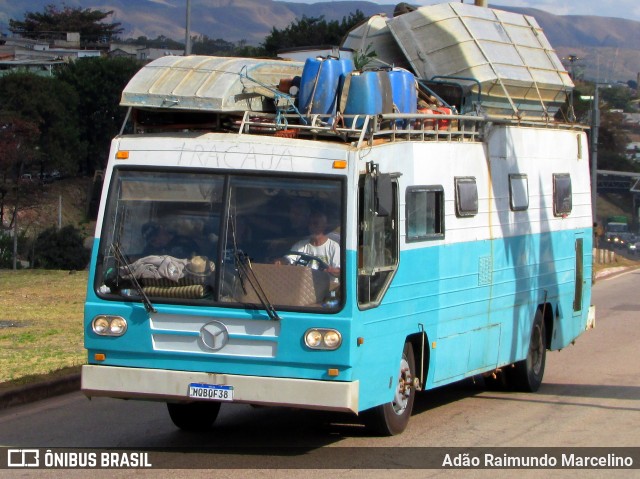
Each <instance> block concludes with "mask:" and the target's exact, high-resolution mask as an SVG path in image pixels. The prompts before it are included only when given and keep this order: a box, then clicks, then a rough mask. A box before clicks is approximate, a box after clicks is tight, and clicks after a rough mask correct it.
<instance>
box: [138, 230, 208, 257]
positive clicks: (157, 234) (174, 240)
mask: <svg viewBox="0 0 640 479" xmlns="http://www.w3.org/2000/svg"><path fill="white" fill-rule="evenodd" d="M142 237H143V238H144V240H145V241H146V243H147V244H146V246H145V248H144V250H143V251H142V254H143V255H145V256H148V255H169V256H173V257H174V258H191V257H193V256H195V255H196V254H197V250H198V245H197V243H196V242H195V241H193V240H192V239H191V238H188V237H186V236H181V235H178V234H176V233H175V232H174V231H172V230H170V229H169V228H167V227H166V226H164V225H161V224H159V223H156V222H154V221H150V222H149V223H145V224H144V225H143V226H142Z"/></svg>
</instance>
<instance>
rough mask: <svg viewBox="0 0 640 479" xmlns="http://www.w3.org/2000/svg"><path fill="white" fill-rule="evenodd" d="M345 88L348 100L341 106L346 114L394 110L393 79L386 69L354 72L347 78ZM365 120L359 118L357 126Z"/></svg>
mask: <svg viewBox="0 0 640 479" xmlns="http://www.w3.org/2000/svg"><path fill="white" fill-rule="evenodd" d="M344 88H345V92H344V94H343V96H346V101H345V104H344V105H341V106H342V108H343V112H342V113H344V114H345V115H378V114H380V113H392V112H393V95H392V91H391V80H390V78H389V75H388V72H386V71H378V70H375V71H364V72H353V73H351V74H349V75H348V77H347V79H346V80H345V83H344ZM347 121H349V120H347ZM363 121H364V120H358V122H357V124H356V127H361V126H362V123H363Z"/></svg>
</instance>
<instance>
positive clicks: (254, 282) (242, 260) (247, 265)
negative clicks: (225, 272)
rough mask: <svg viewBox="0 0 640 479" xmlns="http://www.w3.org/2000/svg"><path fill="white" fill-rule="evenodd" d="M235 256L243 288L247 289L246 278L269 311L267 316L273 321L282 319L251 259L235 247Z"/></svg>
mask: <svg viewBox="0 0 640 479" xmlns="http://www.w3.org/2000/svg"><path fill="white" fill-rule="evenodd" d="M234 246H235V245H234ZM233 257H234V259H235V263H236V268H237V270H238V275H239V276H240V284H241V286H242V289H243V290H244V289H245V288H244V283H245V281H244V280H245V279H246V280H247V282H248V283H249V285H250V286H251V289H253V291H254V292H255V293H256V296H257V297H258V299H259V300H260V303H262V307H263V308H264V309H265V311H266V312H267V316H269V319H271V320H273V321H280V316H278V312H277V311H276V309H275V308H274V307H273V304H271V301H269V298H267V295H266V294H265V292H264V289H262V285H261V284H260V280H258V277H257V276H256V274H255V273H254V272H253V269H252V268H251V261H250V260H249V257H248V256H247V255H246V254H245V253H243V252H242V251H240V250H238V249H235V248H234V253H233ZM245 293H246V290H245Z"/></svg>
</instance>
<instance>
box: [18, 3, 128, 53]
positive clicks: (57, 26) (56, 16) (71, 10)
mask: <svg viewBox="0 0 640 479" xmlns="http://www.w3.org/2000/svg"><path fill="white" fill-rule="evenodd" d="M112 14H113V10H110V11H108V12H103V11H100V10H92V9H90V8H85V9H83V8H80V7H70V6H68V5H65V6H64V7H63V8H62V9H59V8H58V7H57V6H55V5H53V4H50V5H47V6H46V7H45V8H44V12H42V13H38V12H26V13H25V14H24V20H23V21H19V20H14V19H10V20H9V30H11V31H12V32H13V33H18V34H20V35H22V36H23V37H26V38H39V37H41V36H42V35H47V34H51V33H52V32H79V33H80V42H81V44H83V45H86V44H87V43H96V42H101V43H107V42H109V41H110V40H111V38H112V37H113V36H114V35H117V34H119V33H122V32H123V31H124V28H120V23H104V22H103V20H104V19H105V18H107V17H109V16H111V15H112Z"/></svg>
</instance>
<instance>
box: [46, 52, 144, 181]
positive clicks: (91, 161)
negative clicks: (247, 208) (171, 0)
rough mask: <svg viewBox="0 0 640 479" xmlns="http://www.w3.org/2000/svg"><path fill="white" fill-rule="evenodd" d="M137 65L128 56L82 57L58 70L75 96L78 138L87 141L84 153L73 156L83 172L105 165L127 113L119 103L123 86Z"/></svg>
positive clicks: (138, 65) (99, 168) (58, 74)
mask: <svg viewBox="0 0 640 479" xmlns="http://www.w3.org/2000/svg"><path fill="white" fill-rule="evenodd" d="M140 67H141V64H140V63H139V62H138V61H136V60H133V59H130V58H122V57H116V58H82V59H80V60H77V61H75V62H74V63H71V64H70V65H68V67H67V68H64V69H62V70H60V71H59V72H58V73H57V75H56V77H57V78H58V79H59V80H61V83H63V84H65V85H67V86H68V87H69V88H71V89H72V90H73V91H75V92H76V94H77V96H78V104H77V112H78V114H79V115H80V118H82V124H81V125H80V127H79V138H80V142H81V143H82V144H85V145H87V148H86V150H85V151H84V152H83V153H84V154H83V155H78V156H77V157H76V161H77V162H78V165H79V170H80V171H81V172H82V173H84V174H89V175H91V174H93V172H94V171H95V170H101V169H104V167H105V166H106V162H107V158H108V155H109V147H110V144H111V139H112V138H113V137H114V136H115V135H116V134H117V133H118V132H119V130H120V127H121V125H122V122H123V121H124V117H125V114H126V110H125V109H124V108H122V107H120V106H119V103H120V96H121V94H122V90H123V89H124V87H125V86H126V84H127V83H128V82H129V80H131V78H132V77H133V75H135V73H136V72H137V71H138V70H139V69H140Z"/></svg>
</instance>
